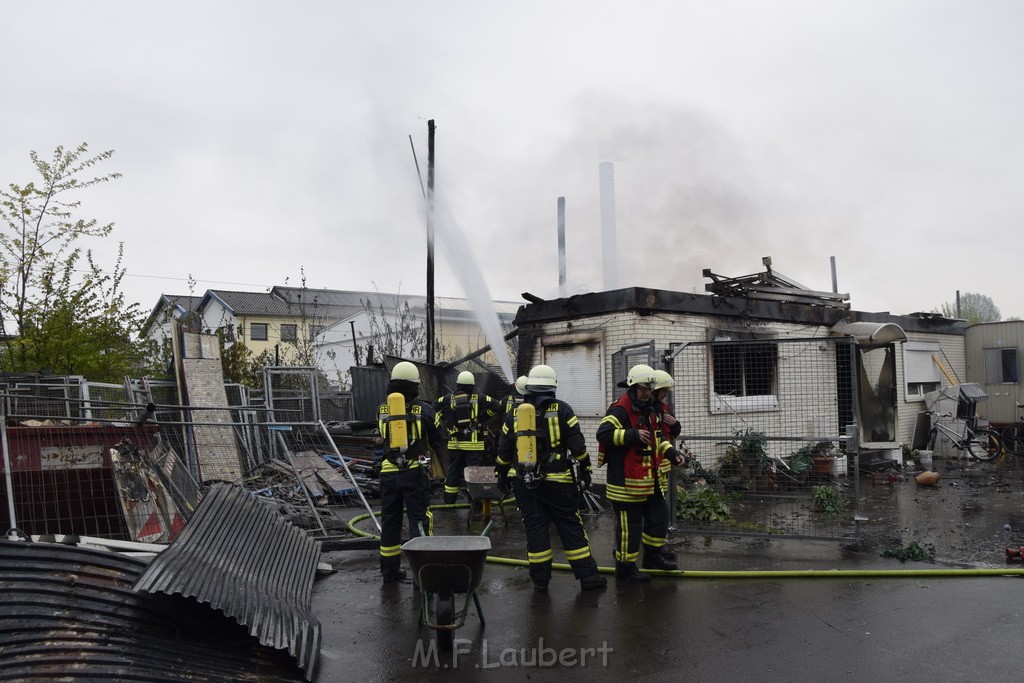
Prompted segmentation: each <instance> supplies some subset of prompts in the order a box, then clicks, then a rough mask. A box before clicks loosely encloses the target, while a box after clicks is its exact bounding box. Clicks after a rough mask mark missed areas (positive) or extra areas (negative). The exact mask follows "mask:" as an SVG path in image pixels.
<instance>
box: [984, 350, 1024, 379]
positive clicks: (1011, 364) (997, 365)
mask: <svg viewBox="0 0 1024 683" xmlns="http://www.w3.org/2000/svg"><path fill="white" fill-rule="evenodd" d="M1019 376H1020V374H1019V372H1018V370H1017V349H985V383H986V384H1016V383H1017V382H1018V379H1017V378H1018V377H1019Z"/></svg>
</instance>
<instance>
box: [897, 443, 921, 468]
mask: <svg viewBox="0 0 1024 683" xmlns="http://www.w3.org/2000/svg"><path fill="white" fill-rule="evenodd" d="M900 449H901V450H902V451H903V462H907V461H908V460H910V461H913V463H914V464H915V465H920V464H921V452H920V451H919V450H917V449H916V448H912V447H910V446H908V445H907V444H901V445H900Z"/></svg>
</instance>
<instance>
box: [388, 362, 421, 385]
mask: <svg viewBox="0 0 1024 683" xmlns="http://www.w3.org/2000/svg"><path fill="white" fill-rule="evenodd" d="M391 379H404V380H406V381H407V382H416V383H417V384H418V383H419V381H420V371H419V370H418V369H417V368H416V366H415V365H413V364H412V363H410V362H409V361H407V360H403V361H400V362H398V363H396V364H395V367H393V368H391Z"/></svg>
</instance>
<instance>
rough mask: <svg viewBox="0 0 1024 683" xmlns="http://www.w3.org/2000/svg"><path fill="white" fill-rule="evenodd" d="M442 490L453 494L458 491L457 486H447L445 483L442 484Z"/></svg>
mask: <svg viewBox="0 0 1024 683" xmlns="http://www.w3.org/2000/svg"><path fill="white" fill-rule="evenodd" d="M444 492H445V493H452V494H455V493H458V492H459V487H458V486H449V485H448V484H445V485H444Z"/></svg>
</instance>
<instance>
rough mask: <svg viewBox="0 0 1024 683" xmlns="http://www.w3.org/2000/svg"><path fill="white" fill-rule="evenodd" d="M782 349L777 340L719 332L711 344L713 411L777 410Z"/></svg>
mask: <svg viewBox="0 0 1024 683" xmlns="http://www.w3.org/2000/svg"><path fill="white" fill-rule="evenodd" d="M778 366H779V352H778V345H777V344H776V343H775V342H769V341H761V340H756V339H745V340H737V339H735V337H734V336H733V335H732V334H729V333H717V334H715V336H714V343H712V345H711V393H712V395H713V397H714V399H715V400H713V401H712V402H711V406H712V407H711V412H713V413H724V412H744V411H756V410H777V409H778V407H779V401H778V396H777V393H778Z"/></svg>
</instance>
